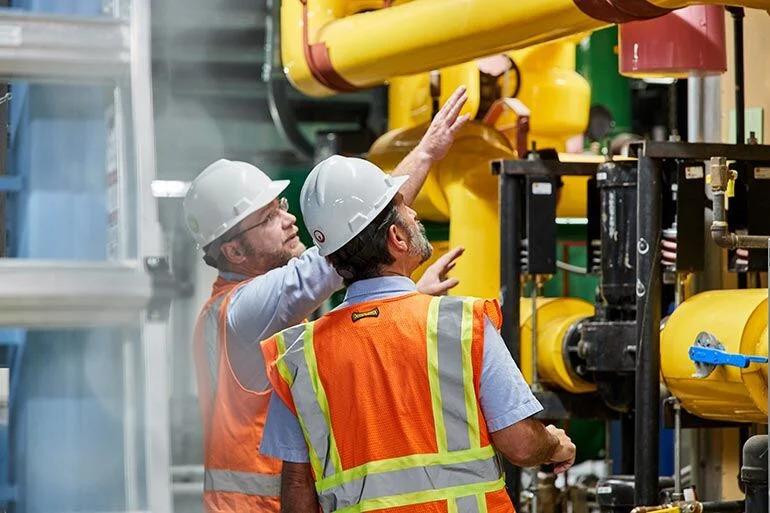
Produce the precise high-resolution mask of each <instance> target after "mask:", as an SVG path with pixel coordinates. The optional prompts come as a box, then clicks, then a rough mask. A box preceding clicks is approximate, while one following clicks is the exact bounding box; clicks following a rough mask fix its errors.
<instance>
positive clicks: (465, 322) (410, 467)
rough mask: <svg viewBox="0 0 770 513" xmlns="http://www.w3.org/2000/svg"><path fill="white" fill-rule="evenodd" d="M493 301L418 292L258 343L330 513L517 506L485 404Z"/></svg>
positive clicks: (504, 511) (481, 510) (508, 511)
mask: <svg viewBox="0 0 770 513" xmlns="http://www.w3.org/2000/svg"><path fill="white" fill-rule="evenodd" d="M485 315H486V316H487V317H489V318H490V319H491V320H492V322H493V323H495V324H496V325H497V326H498V328H499V325H500V321H501V315H500V308H499V305H498V304H497V302H496V301H484V300H478V299H473V298H460V297H435V298H434V297H431V296H426V295H423V294H420V293H412V294H407V295H402V296H397V297H393V298H388V299H382V300H376V301H370V302H366V303H361V304H357V305H353V306H350V307H347V308H343V309H340V310H335V311H333V312H330V313H328V314H326V315H325V316H323V317H322V318H321V319H319V320H317V321H315V322H310V323H305V324H301V325H299V326H295V327H292V328H289V329H287V330H284V331H282V332H280V333H278V334H277V335H275V336H273V337H272V338H270V339H268V340H266V341H264V342H262V352H263V354H264V355H265V360H266V362H268V376H269V378H270V381H271V382H272V384H273V387H274V389H275V391H276V393H277V394H278V395H279V396H280V397H281V399H283V401H284V402H285V403H286V404H287V406H288V407H289V408H290V409H291V410H292V412H293V413H295V414H296V415H297V418H298V420H299V423H300V426H301V428H302V431H303V434H304V436H305V440H306V442H307V446H308V456H309V458H310V464H311V468H312V472H313V476H314V479H315V487H316V492H317V493H318V498H319V503H320V505H321V508H322V510H323V511H324V512H325V513H330V512H333V511H338V512H343V513H354V512H355V513H357V512H361V511H367V512H369V511H378V512H393V513H395V512H396V511H398V513H428V512H430V513H439V512H441V513H460V512H461V513H487V512H488V513H513V512H514V509H513V505H512V504H511V501H510V499H509V497H508V494H507V492H506V489H505V480H504V476H503V472H502V468H501V465H500V461H499V458H498V456H497V454H496V452H495V450H494V448H493V447H492V446H491V444H490V441H489V433H488V431H487V427H486V421H485V419H484V416H483V414H482V412H481V406H480V403H479V380H480V376H481V364H482V354H483V351H484V317H485Z"/></svg>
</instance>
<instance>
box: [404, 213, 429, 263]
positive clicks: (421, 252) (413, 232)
mask: <svg viewBox="0 0 770 513" xmlns="http://www.w3.org/2000/svg"><path fill="white" fill-rule="evenodd" d="M409 239H410V240H409V254H411V255H413V256H419V257H420V263H423V262H425V261H426V260H428V259H429V258H430V256H431V255H432V254H433V245H431V243H430V241H429V240H428V236H427V235H426V234H425V226H423V224H422V223H421V222H419V221H417V226H412V227H410V228H409Z"/></svg>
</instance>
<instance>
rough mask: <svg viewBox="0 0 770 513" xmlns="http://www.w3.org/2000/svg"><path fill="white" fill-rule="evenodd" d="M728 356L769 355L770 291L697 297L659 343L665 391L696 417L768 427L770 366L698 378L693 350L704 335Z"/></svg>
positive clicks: (680, 309)
mask: <svg viewBox="0 0 770 513" xmlns="http://www.w3.org/2000/svg"><path fill="white" fill-rule="evenodd" d="M703 331H705V332H707V333H710V334H712V335H714V336H715V337H716V338H717V339H718V340H719V342H721V343H722V344H723V345H724V348H725V350H726V351H727V352H731V353H742V354H752V355H753V354H757V355H763V356H764V355H767V290H766V289H756V290H719V291H711V292H704V293H701V294H697V295H695V296H693V297H691V298H690V299H688V300H687V301H685V302H684V303H682V304H681V305H679V307H678V308H677V309H676V310H675V311H674V313H673V314H671V317H669V319H668V320H667V321H666V325H665V327H664V328H663V332H662V334H661V342H660V348H661V349H660V352H661V354H660V362H661V365H660V369H661V374H662V375H663V380H664V381H665V383H666V386H667V387H668V389H669V390H670V391H671V393H672V394H674V396H676V397H677V398H678V399H679V400H680V401H681V403H682V406H683V407H684V408H685V409H686V410H687V411H689V412H690V413H692V414H694V415H698V416H700V417H704V418H707V419H714V420H727V421H737V422H757V423H763V424H765V423H767V365H760V364H751V365H750V366H749V367H748V368H746V369H741V368H738V367H730V366H720V367H717V368H716V369H715V370H714V371H713V372H712V373H711V374H710V375H709V376H708V377H706V378H697V377H695V376H694V374H695V364H694V363H693V362H692V361H690V358H689V355H688V351H689V348H690V346H692V345H693V343H694V342H695V339H696V337H697V336H698V334H699V333H701V332H703Z"/></svg>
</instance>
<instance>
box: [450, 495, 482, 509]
mask: <svg viewBox="0 0 770 513" xmlns="http://www.w3.org/2000/svg"><path fill="white" fill-rule="evenodd" d="M484 500H486V499H484ZM455 503H456V504H457V513H479V503H478V500H477V499H476V496H475V495H467V496H465V497H458V498H457V499H455Z"/></svg>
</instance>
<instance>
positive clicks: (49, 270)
mask: <svg viewBox="0 0 770 513" xmlns="http://www.w3.org/2000/svg"><path fill="white" fill-rule="evenodd" d="M115 4H116V5H117V2H115ZM121 7H122V9H120V11H121V12H119V13H118V12H116V13H115V15H114V16H112V17H111V16H102V17H83V16H61V15H46V14H37V13H25V12H20V11H10V10H5V11H0V79H2V80H4V81H8V80H11V79H21V80H29V81H33V82H56V83H77V84H84V83H88V84H91V83H95V84H104V85H106V86H108V87H109V86H112V87H113V92H114V94H113V100H114V105H113V107H114V111H113V113H112V115H113V116H114V118H115V120H114V121H115V122H114V132H113V133H112V134H111V135H112V136H113V138H114V141H113V143H114V145H115V147H114V148H111V150H112V152H113V154H112V155H111V156H112V157H114V158H115V159H116V164H115V165H116V167H117V170H116V175H117V178H116V181H117V185H116V189H117V190H116V191H114V192H115V193H116V198H115V200H114V202H115V204H116V205H117V207H116V208H120V209H121V211H120V216H119V219H118V222H117V226H116V231H117V232H118V234H117V235H116V240H117V241H118V242H117V243H116V247H117V249H114V250H112V249H111V250H110V251H109V260H107V261H101V262H86V261H82V262H73V261H66V262H65V261H39V260H28V259H9V258H0V327H4V326H13V327H23V328H33V329H34V328H61V327H74V326H78V327H90V326H99V325H101V326H105V325H107V326H134V327H136V326H140V333H141V343H140V345H141V351H140V352H139V353H137V354H141V355H142V356H141V358H142V360H140V361H136V359H135V358H125V359H124V364H123V365H124V378H125V379H129V380H132V383H131V384H132V385H133V384H136V385H137V389H138V390H141V393H142V394H143V396H144V400H143V401H141V402H137V401H136V397H134V396H133V395H132V392H127V395H126V397H125V398H124V399H125V404H124V412H123V415H124V422H125V423H126V429H125V430H124V431H125V434H124V441H123V445H124V452H126V453H127V457H126V461H125V463H124V464H125V467H126V468H125V475H126V480H125V496H126V508H127V509H128V510H136V509H144V508H143V507H142V505H140V504H139V503H138V497H141V496H144V495H145V493H144V492H140V490H146V508H147V509H148V510H149V511H153V512H159V513H165V512H169V511H171V493H170V458H169V414H168V394H167V392H166V390H167V369H166V353H167V349H166V323H165V320H164V319H163V318H162V317H163V316H162V315H160V316H159V315H156V312H154V311H151V310H150V309H148V305H149V304H150V303H151V300H152V299H153V297H154V296H156V295H157V290H156V289H157V287H156V286H154V285H155V284H156V283H157V282H158V280H157V276H156V275H157V272H156V271H157V270H158V269H160V270H161V271H162V270H167V266H163V265H157V264H158V262H159V261H161V260H163V259H162V254H161V250H162V244H161V231H160V226H159V222H158V213H157V206H156V202H155V200H154V198H153V195H152V191H151V183H152V181H153V179H154V177H155V140H154V121H153V108H152V105H153V102H152V81H151V59H150V27H151V25H150V0H133V1H132V2H131V3H130V5H127V6H121ZM115 11H118V9H117V8H116V9H115ZM125 13H127V15H126V16H121V14H125ZM127 155H128V156H127ZM127 177H130V178H131V180H128V179H127ZM13 178H14V177H10V176H9V177H5V178H4V179H5V180H11V179H13ZM129 187H131V188H132V191H131V192H129V191H128V190H127V189H128V188H129ZM129 194H135V195H136V200H135V201H134V202H133V203H131V202H129V201H127V198H128V197H129ZM131 204H134V205H136V208H132V207H131V206H130V205H131ZM132 227H134V228H133V230H135V233H136V236H135V239H136V240H135V242H134V243H127V241H128V240H129V239H130V237H129V235H127V232H128V231H129V230H132ZM131 233H134V232H133V231H132V232H131ZM129 246H130V248H129ZM132 366H140V368H142V369H143V372H141V373H136V372H135V371H134V370H133V368H129V367H132ZM137 379H141V380H142V381H141V382H139V383H133V381H135V380H137ZM126 388H127V389H131V388H132V387H131V386H127V387H126ZM137 404H141V408H142V411H141V412H139V411H137ZM137 418H142V419H144V433H143V435H141V436H139V434H138V433H137V429H136V426H135V425H133V424H135V423H136V419H137ZM136 454H141V455H142V456H141V457H143V459H144V461H145V465H144V468H145V470H144V472H140V471H139V470H138V467H137V463H136V461H135V455H136ZM140 476H141V479H140ZM11 499H12V498H11Z"/></svg>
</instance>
